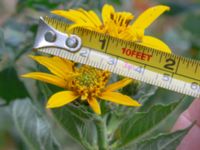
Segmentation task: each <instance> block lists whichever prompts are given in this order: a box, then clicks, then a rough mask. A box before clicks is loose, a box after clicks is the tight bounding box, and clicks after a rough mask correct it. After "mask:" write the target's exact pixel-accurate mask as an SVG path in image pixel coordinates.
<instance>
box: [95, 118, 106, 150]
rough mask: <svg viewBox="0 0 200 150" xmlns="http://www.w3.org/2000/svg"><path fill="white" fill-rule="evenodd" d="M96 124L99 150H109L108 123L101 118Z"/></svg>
mask: <svg viewBox="0 0 200 150" xmlns="http://www.w3.org/2000/svg"><path fill="white" fill-rule="evenodd" d="M95 124H96V128H97V134H98V145H99V150H107V149H108V143H107V129H106V123H105V121H104V120H103V119H102V118H101V117H98V118H97V119H96V120H95Z"/></svg>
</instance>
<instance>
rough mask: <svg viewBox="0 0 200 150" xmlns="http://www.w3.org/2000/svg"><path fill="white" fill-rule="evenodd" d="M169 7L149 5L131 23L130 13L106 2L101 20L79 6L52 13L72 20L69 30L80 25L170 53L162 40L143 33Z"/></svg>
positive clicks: (132, 17) (92, 12)
mask: <svg viewBox="0 0 200 150" xmlns="http://www.w3.org/2000/svg"><path fill="white" fill-rule="evenodd" d="M169 9H170V8H169V7H168V6H165V5H158V6H154V7H151V8H149V9H147V10H146V11H144V12H143V13H142V14H141V15H140V16H139V17H138V18H137V19H136V20H135V21H134V22H133V23H132V24H131V22H132V20H133V19H134V16H133V15H132V14H131V13H129V12H116V11H115V9H114V8H113V6H111V5H108V4H105V5H104V6H103V8H102V21H101V19H100V18H99V17H98V16H97V14H95V13H94V11H92V10H90V11H85V10H83V9H81V8H80V9H76V10H74V9H70V10H68V11H64V10H54V11H52V13H53V14H56V15H59V16H62V17H65V18H67V19H68V20H70V21H72V22H73V24H72V25H71V26H70V27H69V30H70V29H72V28H75V27H82V28H86V29H89V30H92V31H97V32H100V33H104V34H108V35H111V36H113V37H117V38H120V39H123V40H128V41H134V42H138V43H140V44H142V45H145V46H147V47H151V48H155V49H159V50H162V51H164V52H168V53H170V52H171V50H170V48H169V47H168V46H167V45H166V44H165V43H164V42H162V41H161V40H159V39H157V38H155V37H152V36H149V35H144V32H145V29H146V28H147V27H148V26H150V25H151V24H152V23H153V22H154V21H155V20H156V19H157V18H158V17H159V16H160V15H161V14H162V13H163V12H165V11H168V10H169Z"/></svg>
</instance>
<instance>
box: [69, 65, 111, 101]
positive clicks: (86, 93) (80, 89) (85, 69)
mask: <svg viewBox="0 0 200 150" xmlns="http://www.w3.org/2000/svg"><path fill="white" fill-rule="evenodd" d="M76 69H77V70H76V72H77V73H78V74H79V75H78V76H76V77H74V78H73V79H72V83H71V86H70V88H71V89H73V90H74V91H76V92H77V93H78V94H79V95H81V99H82V100H85V99H87V98H89V97H94V96H98V95H99V94H100V93H101V91H102V89H104V87H105V85H106V83H107V82H108V79H109V76H110V73H109V72H108V71H103V70H99V69H96V68H92V67H89V66H82V67H80V68H76Z"/></svg>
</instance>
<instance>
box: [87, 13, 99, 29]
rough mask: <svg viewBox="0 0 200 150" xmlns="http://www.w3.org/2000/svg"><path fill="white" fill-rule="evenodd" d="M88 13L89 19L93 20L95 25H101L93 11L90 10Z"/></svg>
mask: <svg viewBox="0 0 200 150" xmlns="http://www.w3.org/2000/svg"><path fill="white" fill-rule="evenodd" d="M88 13H89V14H90V16H91V18H93V19H94V21H95V22H96V24H97V25H99V26H100V25H101V24H102V23H101V20H100V19H99V17H98V16H97V14H96V13H94V11H92V10H90V11H89V12H88Z"/></svg>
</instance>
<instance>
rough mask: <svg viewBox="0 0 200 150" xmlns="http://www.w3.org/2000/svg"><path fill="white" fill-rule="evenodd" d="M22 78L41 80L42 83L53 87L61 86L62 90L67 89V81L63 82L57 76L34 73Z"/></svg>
mask: <svg viewBox="0 0 200 150" xmlns="http://www.w3.org/2000/svg"><path fill="white" fill-rule="evenodd" d="M22 77H24V78H32V79H36V80H40V81H43V82H46V83H50V84H53V85H56V86H59V87H62V88H65V87H66V81H65V80H63V79H61V78H59V77H57V76H55V75H51V74H48V73H42V72H32V73H28V74H24V75H22Z"/></svg>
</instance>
